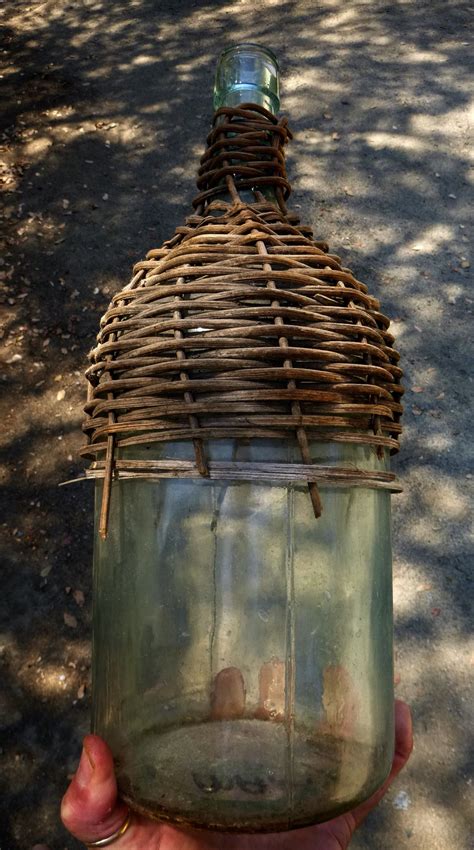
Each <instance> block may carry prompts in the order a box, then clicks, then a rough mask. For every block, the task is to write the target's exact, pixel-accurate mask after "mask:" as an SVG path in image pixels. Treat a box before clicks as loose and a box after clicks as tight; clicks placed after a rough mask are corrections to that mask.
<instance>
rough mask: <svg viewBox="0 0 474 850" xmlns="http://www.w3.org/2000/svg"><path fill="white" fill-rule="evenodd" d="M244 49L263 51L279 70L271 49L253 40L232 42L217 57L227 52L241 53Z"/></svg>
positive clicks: (225, 54)
mask: <svg viewBox="0 0 474 850" xmlns="http://www.w3.org/2000/svg"><path fill="white" fill-rule="evenodd" d="M245 50H254V51H258V52H259V53H263V54H264V55H265V56H268V58H269V59H271V60H272V62H274V63H275V66H276V70H277V71H278V72H280V65H279V63H278V59H277V58H276V56H275V54H274V52H273V50H270V48H269V47H263V45H262V44H257V43H256V42H254V41H241V42H239V44H234V45H233V46H231V47H226V49H225V50H223V51H222V53H221V55H220V57H219V59H222V57H223V56H228V54H229V53H240V52H242V53H243V52H244V51H245Z"/></svg>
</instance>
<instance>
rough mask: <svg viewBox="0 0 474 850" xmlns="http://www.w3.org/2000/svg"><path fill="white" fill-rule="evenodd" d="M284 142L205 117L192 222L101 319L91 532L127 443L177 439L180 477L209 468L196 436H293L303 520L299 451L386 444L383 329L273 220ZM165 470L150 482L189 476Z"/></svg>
mask: <svg viewBox="0 0 474 850" xmlns="http://www.w3.org/2000/svg"><path fill="white" fill-rule="evenodd" d="M290 136H291V134H290V132H289V130H288V128H287V125H286V122H285V121H284V120H280V121H278V119H276V118H275V117H274V116H273V115H271V113H269V112H267V111H266V110H264V109H263V108H261V107H257V106H255V105H245V106H243V107H240V108H232V109H230V108H224V109H221V110H219V111H218V112H217V113H216V114H215V116H214V127H213V130H212V131H211V133H210V135H209V137H208V149H207V151H206V153H205V154H204V156H203V158H202V160H201V169H200V172H199V177H198V189H199V195H198V196H197V198H196V199H195V201H194V207H195V214H194V215H192V216H191V217H190V218H188V220H187V222H186V225H185V226H183V227H179V228H178V229H177V230H176V233H175V235H174V237H173V238H172V239H171V240H170V241H168V242H167V243H165V244H164V245H163V247H162V248H159V249H155V250H152V251H150V252H149V253H148V255H147V258H146V260H144V261H143V262H140V263H138V264H137V265H136V266H135V268H134V270H133V277H132V280H131V281H130V283H129V284H128V286H126V287H125V289H124V290H123V291H122V292H119V293H118V294H117V295H116V296H115V297H114V298H113V300H112V303H111V304H110V306H109V308H108V310H107V312H106V313H105V315H104V317H103V318H102V320H101V324H100V332H99V335H98V338H97V346H96V347H95V348H94V350H93V351H92V352H91V354H90V361H91V365H90V367H89V369H88V371H87V377H88V380H89V395H88V401H87V405H86V408H85V410H86V414H87V418H86V421H85V423H84V426H83V427H84V431H85V433H86V435H87V437H88V445H87V446H86V447H85V448H84V450H83V454H84V455H86V456H87V457H89V458H91V459H92V460H93V461H94V463H93V468H94V469H95V470H96V471H97V470H99V471H100V470H101V472H100V474H101V475H102V476H104V477H105V479H106V486H105V488H104V490H105V491H106V492H105V496H104V499H105V504H104V517H103V521H104V522H103V525H104V524H105V527H106V513H107V504H106V503H107V502H108V499H109V492H107V491H110V481H111V479H112V476H113V474H114V473H115V474H117V472H118V471H119V470H120V467H122V468H123V469H124V470H126V464H125V463H124V462H122V463H121V462H120V461H119V460H117V449H119V450H120V449H121V448H124V447H126V446H130V445H134V444H139V443H150V442H156V441H159V442H166V441H171V440H173V441H174V440H188V441H189V440H190V441H192V442H193V444H194V449H195V457H196V463H195V464H194V473H193V474H196V475H199V474H200V475H209V474H210V468H209V464H208V463H207V461H206V452H205V443H206V441H207V440H210V439H213V440H214V439H219V438H226V439H228V438H231V437H233V438H237V439H239V438H242V439H248V438H256V437H265V438H272V437H273V438H281V437H285V436H286V437H290V436H293V435H294V436H295V437H296V440H297V442H298V445H299V447H300V450H301V459H302V464H303V466H302V470H301V474H300V477H303V478H306V480H308V481H311V480H312V479H313V480H312V483H310V484H309V487H310V492H311V497H312V500H313V506H314V509H315V513H316V514H317V513H318V511H319V512H320V504H319V497H318V493H317V487H316V484H315V482H314V479H315V478H316V479H317V475H316V476H315V475H311V474H310V472H311V469H310V467H311V456H310V450H309V445H310V444H311V442H313V441H315V440H319V441H343V442H351V443H364V444H372V445H374V446H376V447H377V449H378V450H379V451H382V449H383V448H384V447H388V448H389V449H390V450H391V451H394V450H396V449H397V447H398V443H397V439H398V436H399V433H400V431H401V426H400V422H399V420H400V415H401V413H402V407H401V404H400V396H401V393H402V388H401V386H400V378H401V374H402V373H401V370H400V368H399V366H398V359H399V355H398V354H397V352H396V351H395V350H394V348H393V341H394V340H393V337H392V336H391V334H390V333H389V331H388V326H389V321H388V319H387V318H386V317H385V316H384V315H382V313H381V312H380V310H379V303H378V301H377V300H376V299H375V298H374V297H372V296H371V295H370V294H369V293H368V291H367V287H366V286H365V285H364V284H363V283H361V282H360V281H358V280H357V279H356V278H355V277H354V275H353V274H352V272H351V271H350V270H349V269H346V268H343V267H341V264H340V261H339V258H338V257H336V256H334V255H332V254H330V253H328V252H327V246H326V245H325V244H324V243H321V242H315V241H314V240H313V238H312V233H311V230H310V229H309V228H307V227H302V226H301V225H300V224H299V222H298V219H297V217H296V216H295V215H294V214H291V213H289V212H288V211H287V209H286V199H287V197H288V195H289V193H290V186H289V183H288V180H287V176H286V171H285V160H284V156H283V148H284V145H285V144H286V142H287V140H288V139H289V138H290ZM224 193H226V194H225V195H224ZM270 193H271V194H270ZM223 195H224V197H226V198H227V200H223V199H222V198H223ZM132 466H133V465H132ZM188 466H189V465H188ZM165 467H166V464H165V465H164V466H163V468H162V472H161V473H159V472H157V470H156V469H155V473H156V474H175V475H180V474H189V470H188V473H186V471H185V469H184V466H183V465H182V467H181V469H180V467H179V464H176V463H175V464H174V465H173V464H170V465H169V468H168V470H167V471H166V469H165ZM171 467H172V469H171ZM170 469H171V471H170ZM130 471H131V467H130V469H129V472H130ZM135 472H137V467H136V466H135ZM148 472H150V470H148ZM141 474H144V475H146V474H147V470H146V469H142V470H141ZM382 478H383V476H382ZM382 478H380V480H381V481H382ZM386 480H387V482H388V481H389V480H390V481H392V480H393V476H388V477H387V476H386ZM385 486H388V485H387V484H386V485H385Z"/></svg>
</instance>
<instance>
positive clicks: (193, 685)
mask: <svg viewBox="0 0 474 850" xmlns="http://www.w3.org/2000/svg"><path fill="white" fill-rule="evenodd" d="M249 101H250V102H254V103H258V104H260V105H262V106H264V107H265V108H266V109H269V110H270V111H271V112H273V113H276V112H277V110H278V108H279V72H278V66H277V62H276V60H275V58H274V56H273V54H271V53H270V52H269V51H267V50H265V49H263V48H262V47H259V46H256V45H251V44H248V45H247V44H246V45H239V46H238V47H236V48H232V49H231V50H228V51H226V52H225V53H224V54H223V55H222V57H221V59H220V62H219V65H218V69H217V75H216V88H215V94H214V103H215V106H216V107H219V106H222V105H231V106H236V105H238V104H239V103H242V102H249ZM225 192H226V189H225V186H223V191H222V197H223V198H225ZM267 198H270V199H271V192H269V193H268V194H267ZM310 451H311V457H312V460H313V462H314V463H322V464H326V465H329V466H333V467H339V466H343V467H346V468H347V467H351V466H353V467H357V468H358V469H366V470H371V471H375V472H377V471H379V472H380V471H387V469H388V466H389V458H388V449H384V450H382V451H380V450H379V451H378V453H377V451H376V450H375V449H374V448H373V447H372V446H370V445H360V444H351V443H350V442H347V443H344V442H319V443H314V442H313V443H312V444H311V445H310ZM206 454H207V457H208V459H209V460H210V461H212V460H216V461H217V460H223V461H224V460H225V461H235V460H239V461H255V462H263V461H267V460H268V461H272V462H282V463H283V462H288V463H290V462H292V461H297V460H298V458H299V448H298V445H297V442H296V439H294V438H288V439H285V440H283V439H279V440H275V439H268V440H266V439H262V438H259V439H255V440H247V441H245V442H244V441H239V440H237V439H230V438H229V439H227V440H214V441H213V440H210V441H208V442H207V443H206ZM120 456H121V457H127V456H128V457H133V458H134V459H135V460H140V459H146V458H150V457H152V456H153V457H154V458H159V457H160V456H164V457H167V458H170V457H175V458H177V459H181V460H189V459H190V460H192V459H193V457H194V454H193V445H192V443H181V442H176V443H166V444H164V443H149V444H144V445H142V446H131V447H130V448H128V449H122V450H121V454H120ZM96 488H97V524H99V513H100V504H101V495H102V484H101V483H100V481H98V482H97V484H96ZM320 493H321V499H322V502H323V505H324V510H323V513H322V516H321V517H320V518H319V519H318V520H315V518H314V512H313V506H312V503H311V499H310V497H309V494H308V487H307V486H306V485H305V484H304V482H290V483H282V482H278V481H274V482H272V481H270V482H268V481H265V482H259V481H258V480H257V481H255V480H253V481H220V480H210V479H206V478H201V479H183V478H176V479H174V478H169V479H161V480H159V481H152V480H150V481H145V480H142V479H137V480H134V479H131V480H119V481H115V482H114V484H113V487H112V501H111V508H110V516H109V523H108V527H109V532H108V535H107V538H106V539H105V540H104V539H101V538H100V536H99V535H98V534H96V538H95V539H96V543H95V552H94V632H93V703H94V705H93V730H94V731H95V732H96V733H98V734H100V735H102V736H103V737H104V738H105V739H106V740H107V742H108V743H109V744H110V746H111V747H112V750H113V752H114V756H115V759H116V765H117V773H118V781H119V787H120V791H121V794H122V795H123V797H124V798H125V799H126V800H127V802H128V803H129V804H130V806H131V807H132V808H133V809H135V810H137V811H139V812H142V813H144V814H147V815H149V816H151V817H155V818H158V819H163V820H168V821H171V822H175V823H186V824H190V825H194V826H199V827H207V828H211V829H220V830H224V831H230V830H236V831H243V832H254V831H270V832H273V831H278V830H286V829H291V828H295V827H299V826H303V825H307V824H311V823H316V822H322V821H325V820H328V819H330V818H333V817H334V816H336V815H337V814H338V813H340V812H343V811H346V810H348V809H350V808H352V807H353V806H355V805H356V804H358V803H360V802H362V801H363V800H364V799H366V798H367V797H368V796H369V795H370V794H371V793H372V792H373V791H374V790H375V789H376V788H377V787H378V786H380V784H381V783H382V782H383V780H384V779H385V777H386V776H387V774H388V772H389V769H390V765H391V761H392V755H393V669H392V589H391V541H390V525H391V522H390V493H389V492H388V491H387V490H381V489H371V488H368V487H367V488H364V487H351V486H347V487H342V488H341V487H337V488H336V487H334V486H331V485H330V484H327V485H322V486H321V487H320Z"/></svg>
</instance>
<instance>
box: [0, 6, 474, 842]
mask: <svg viewBox="0 0 474 850" xmlns="http://www.w3.org/2000/svg"><path fill="white" fill-rule="evenodd" d="M472 13H473V9H472V8H470V7H469V5H468V4H467V3H461V2H456V0H450V2H448V3H447V2H446V0H443V2H436V1H435V2H433V0H420V2H415V0H390V2H388V0H387V1H386V2H384V1H383V0H348V2H343V0H320V2H318V3H311V2H308V0H287V2H284V0H240V2H236V3H230V2H219V0H214V2H211V0H208V2H197V1H196V0H195V2H191V0H179V2H178V0H164V2H160V1H159V0H114V2H107V1H106V0H83V2H81V3H74V2H71V0H46V2H32V0H30V2H25V0H16V2H14V0H7V2H6V4H5V27H4V38H3V51H4V53H3V56H4V58H5V68H4V72H3V86H4V90H5V91H6V93H7V95H8V103H7V106H6V109H5V116H4V117H5V121H4V127H3V136H2V147H3V159H4V166H3V176H4V189H5V196H4V197H5V202H6V204H5V207H4V213H3V218H4V222H3V223H4V225H5V243H4V244H5V247H4V250H3V252H2V259H1V268H0V272H1V278H2V280H1V286H2V294H1V300H2V307H3V315H4V321H3V324H2V327H3V330H2V338H1V340H0V345H1V352H0V353H1V355H2V357H3V362H4V366H3V369H2V376H1V380H2V387H3V392H2V398H1V414H0V415H1V419H0V421H1V423H2V428H1V447H0V451H1V455H2V457H1V461H2V484H3V494H2V517H1V521H0V522H1V527H0V531H1V537H2V555H3V558H2V562H3V563H2V593H1V597H0V607H1V611H2V614H1V616H2V624H1V627H0V628H1V633H0V661H1V684H2V690H1V698H0V730H1V733H2V739H3V740H2V745H1V754H0V759H1V769H0V782H1V783H2V785H3V791H2V801H1V803H0V806H1V808H2V813H1V817H0V848H1V850H16V848H32V847H33V846H34V845H35V844H36V843H46V844H47V845H48V846H49V847H50V848H51V850H64V848H69V850H73V848H76V847H79V844H78V843H77V842H75V841H74V840H73V839H72V838H71V837H70V836H68V835H67V834H66V832H65V831H64V830H63V829H62V827H61V825H60V823H59V818H58V806H59V801H60V798H61V795H62V794H63V792H64V790H65V787H66V785H67V781H68V776H69V775H70V774H71V773H72V772H73V770H74V768H75V764H76V759H77V756H78V753H79V749H80V741H81V737H82V736H83V734H84V733H85V732H86V730H87V729H88V723H89V683H90V678H89V674H90V625H91V605H90V603H91V549H92V528H91V519H92V491H91V489H90V486H89V485H88V484H77V485H75V486H70V487H63V488H59V487H58V483H59V482H61V481H64V480H66V479H69V478H73V477H76V476H77V475H79V474H81V470H82V463H81V461H80V459H79V457H78V451H79V448H80V446H81V444H82V435H81V430H80V423H81V419H82V412H81V407H82V404H83V401H84V398H85V382H84V380H83V377H82V373H83V369H84V366H85V363H86V355H87V352H88V350H89V349H90V347H91V346H92V343H93V341H94V336H95V332H96V329H97V327H98V321H99V318H100V316H101V314H102V313H103V311H104V310H105V308H106V305H107V303H108V300H109V297H110V296H111V294H112V293H113V292H114V291H115V290H117V289H118V288H119V287H121V286H122V285H123V283H124V282H126V281H127V280H128V277H129V272H130V267H131V264H132V263H133V261H135V260H138V259H140V258H142V257H143V256H144V255H145V253H146V251H147V250H148V249H150V248H152V247H156V246H157V245H159V244H160V243H161V242H162V241H163V240H164V239H165V238H167V237H168V236H169V235H170V234H171V233H172V231H173V229H174V227H175V226H176V225H177V224H179V223H181V222H182V220H183V219H184V216H185V215H186V214H187V213H188V211H189V209H190V199H191V198H192V196H193V191H194V175H195V172H196V168H197V162H198V157H199V155H200V153H201V152H202V150H203V146H204V141H205V136H206V132H207V129H208V126H209V118H210V113H211V88H212V79H213V72H214V66H215V61H216V57H217V54H218V53H219V52H220V51H221V49H223V48H224V47H226V46H229V45H230V44H233V43H235V42H238V41H242V40H252V41H257V42H260V43H262V44H265V45H268V46H270V47H271V48H273V50H275V51H276V53H277V55H278V57H279V58H280V60H281V65H282V72H283V92H282V103H283V110H284V111H285V112H286V113H287V114H288V115H289V117H290V121H291V126H292V128H293V130H294V132H295V140H294V142H293V143H292V145H291V149H290V151H289V172H290V176H291V177H292V179H293V186H294V195H293V204H292V206H293V207H294V208H297V209H298V208H299V211H300V213H301V216H302V218H303V220H305V221H306V222H309V223H311V224H312V225H313V227H314V231H315V234H316V236H317V237H318V238H319V237H323V238H326V239H328V240H329V242H330V245H331V248H332V249H333V250H335V251H336V252H337V253H339V254H340V255H341V256H342V257H343V258H344V263H345V264H346V265H349V266H351V267H352V268H353V269H354V271H355V272H356V273H357V275H358V276H359V277H360V278H361V279H362V280H365V281H366V282H367V284H368V285H369V287H370V289H371V291H373V292H374V294H376V295H377V296H378V297H380V298H381V301H382V306H383V310H384V312H386V313H388V315H389V316H392V317H393V318H394V324H393V328H394V330H395V333H396V335H397V343H398V347H399V350H400V351H401V354H402V358H403V360H402V365H403V367H404V370H405V386H406V390H407V392H406V396H405V403H406V414H405V419H404V424H405V433H404V437H403V439H402V451H401V453H400V455H399V457H398V458H397V459H396V461H395V467H396V469H397V471H398V473H399V475H400V476H401V478H402V483H403V485H404V488H405V490H404V493H403V495H401V496H398V497H395V498H394V550H395V563H394V567H395V576H394V582H395V583H394V588H395V614H396V622H395V640H396V682H397V694H398V695H399V696H401V697H403V698H404V699H406V700H407V701H408V702H409V703H410V704H411V706H412V709H413V715H414V721H415V735H416V749H415V752H414V755H413V758H412V760H411V762H410V765H409V767H408V769H407V770H406V771H405V772H404V774H403V775H402V776H401V777H400V778H399V779H398V781H397V782H396V784H395V786H394V787H393V789H392V790H391V791H390V793H389V794H388V796H387V797H386V799H385V800H384V802H383V803H382V804H381V805H380V806H379V808H378V809H377V810H376V811H375V812H374V813H373V814H372V815H371V817H370V818H369V819H368V821H367V823H366V825H365V826H364V827H363V829H361V831H360V833H358V835H357V837H356V838H355V839H354V842H353V845H351V846H353V847H354V848H356V850H380V848H382V847H383V848H397V850H466V849H467V847H468V846H469V844H468V842H469V819H468V806H469V801H471V802H472V772H471V770H472V762H470V760H469V759H470V754H471V755H472V733H471V729H472V693H471V694H470V693H469V689H468V688H469V673H470V671H471V675H472V662H473V657H474V656H473V644H472V631H471V630H470V615H471V610H472V609H471V607H470V600H472V590H471V588H472V585H471V580H472V579H471V575H470V570H469V567H470V563H471V562H472V555H471V552H472V528H471V527H470V522H471V512H470V498H472V484H473V480H472V479H473V475H474V469H473V466H474V464H473V449H472V436H471V437H470V435H472V415H473V411H472V405H471V398H472V395H473V389H474V386H473V370H472V347H471V341H472V326H473V302H474V293H473V290H472V288H470V274H471V267H470V253H469V250H470V248H469V238H470V233H469V225H470V221H469V212H470V208H469V201H470V202H471V205H472V194H471V193H470V184H469V160H468V154H469V141H470V131H471V133H472V120H473V118H472V116H473V113H472V106H471V112H469V95H470V90H469V86H470V78H469V74H468V64H469V61H472V49H471V48H470V47H469V44H468V27H469V22H472ZM471 210H472V206H471ZM296 846H297V842H296V836H295V847H296ZM471 846H472V845H471Z"/></svg>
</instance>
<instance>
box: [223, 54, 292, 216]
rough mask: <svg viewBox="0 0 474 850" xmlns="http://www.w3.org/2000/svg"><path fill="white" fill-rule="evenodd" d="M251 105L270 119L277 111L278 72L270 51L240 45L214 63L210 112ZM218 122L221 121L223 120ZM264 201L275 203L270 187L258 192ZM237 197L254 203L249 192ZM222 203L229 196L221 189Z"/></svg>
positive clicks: (278, 94) (242, 192)
mask: <svg viewBox="0 0 474 850" xmlns="http://www.w3.org/2000/svg"><path fill="white" fill-rule="evenodd" d="M243 103H255V104H258V105H259V106H263V107H264V108H265V109H267V110H268V111H269V112H271V113H272V115H276V114H277V113H278V111H279V109H280V69H279V66H278V62H277V59H276V57H275V56H274V54H273V53H272V52H271V50H268V49H267V48H265V47H261V46H260V45H258V44H250V43H243V44H238V45H236V46H235V47H230V48H229V49H228V50H225V51H224V52H223V53H222V54H221V56H220V58H219V61H218V64H217V69H216V77H215V84H214V108H215V109H220V108H221V107H223V106H240V105H241V104H243ZM222 120H225V118H223V119H222ZM262 193H263V194H264V195H265V198H266V200H268V201H270V202H272V203H277V198H276V195H275V192H274V190H273V188H272V187H268V188H266V189H264V190H263V192H262ZM239 194H240V197H241V199H242V200H243V201H245V202H247V203H255V201H256V199H257V198H256V195H255V193H254V192H253V191H252V190H251V189H246V190H241V191H240V193H239ZM220 198H221V199H222V200H226V201H229V200H231V199H230V196H229V193H228V191H227V189H226V187H225V186H224V185H223V188H222V194H221V195H220Z"/></svg>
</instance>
